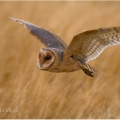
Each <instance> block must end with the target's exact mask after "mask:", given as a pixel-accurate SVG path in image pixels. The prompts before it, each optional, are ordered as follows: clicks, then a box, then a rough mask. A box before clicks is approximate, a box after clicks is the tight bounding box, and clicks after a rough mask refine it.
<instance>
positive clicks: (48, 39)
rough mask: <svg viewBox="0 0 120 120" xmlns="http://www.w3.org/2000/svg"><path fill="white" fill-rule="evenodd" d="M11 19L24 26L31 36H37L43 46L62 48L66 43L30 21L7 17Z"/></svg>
mask: <svg viewBox="0 0 120 120" xmlns="http://www.w3.org/2000/svg"><path fill="white" fill-rule="evenodd" d="M9 18H10V19H11V20H13V21H15V22H17V23H19V24H21V25H22V26H24V27H25V28H26V29H27V30H28V31H29V32H30V33H31V34H32V35H33V36H35V37H36V38H38V39H39V40H40V41H41V42H42V43H43V44H44V45H45V46H47V47H50V48H58V49H62V50H64V49H65V48H66V47H67V45H66V44H65V43H64V42H63V41H62V40H61V39H60V37H58V36H57V35H55V34H53V33H51V32H49V31H47V30H45V29H43V28H40V27H38V26H36V25H34V24H32V23H30V22H27V21H24V20H19V19H15V18H11V17H9Z"/></svg>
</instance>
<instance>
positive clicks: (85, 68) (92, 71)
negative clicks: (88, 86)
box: [80, 63, 97, 77]
mask: <svg viewBox="0 0 120 120" xmlns="http://www.w3.org/2000/svg"><path fill="white" fill-rule="evenodd" d="M80 67H81V69H82V70H83V72H84V73H85V74H87V75H89V76H90V77H94V76H95V75H96V74H97V71H96V70H95V69H94V68H93V67H92V66H90V65H89V64H86V63H85V64H81V63H80Z"/></svg>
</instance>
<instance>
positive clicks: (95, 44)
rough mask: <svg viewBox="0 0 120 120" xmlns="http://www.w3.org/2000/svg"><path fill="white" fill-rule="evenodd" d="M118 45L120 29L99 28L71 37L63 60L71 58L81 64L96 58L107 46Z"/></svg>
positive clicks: (119, 42)
mask: <svg viewBox="0 0 120 120" xmlns="http://www.w3.org/2000/svg"><path fill="white" fill-rule="evenodd" d="M117 44H120V27H111V28H100V29H95V30H89V31H86V32H82V33H80V34H78V35H76V36H74V37H73V39H72V41H71V43H70V45H69V46H68V48H67V49H66V50H65V52H64V59H67V58H68V57H70V56H73V57H74V58H75V59H77V60H79V61H81V62H82V63H86V62H89V61H90V60H93V59H95V58H97V57H98V56H99V55H100V54H101V53H102V52H103V50H104V49H105V48H106V47H108V46H113V45H117Z"/></svg>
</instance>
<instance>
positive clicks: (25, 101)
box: [0, 1, 120, 118]
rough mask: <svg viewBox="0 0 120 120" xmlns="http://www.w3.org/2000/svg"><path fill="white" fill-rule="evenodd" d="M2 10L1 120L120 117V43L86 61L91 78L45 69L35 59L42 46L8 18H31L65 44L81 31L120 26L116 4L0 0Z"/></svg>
mask: <svg viewBox="0 0 120 120" xmlns="http://www.w3.org/2000/svg"><path fill="white" fill-rule="evenodd" d="M0 9H1V12H0V28H1V32H0V118H120V81H119V80H120V45H118V46H114V47H109V48H107V49H106V50H105V51H104V52H103V53H102V54H101V55H100V56H99V57H98V58H97V59H96V60H93V61H91V62H90V63H89V64H90V65H92V66H93V67H94V68H96V69H97V71H98V75H97V76H96V77H94V78H90V77H89V76H87V75H85V74H84V73H83V72H82V71H81V70H80V71H77V72H73V73H50V72H45V71H41V70H39V69H38V67H37V63H36V60H37V55H38V51H39V49H40V48H42V47H44V46H43V45H42V44H40V42H39V41H38V40H37V39H36V38H34V37H33V36H32V35H30V34H29V33H28V31H27V30H25V29H24V28H23V27H21V26H20V25H18V24H17V23H15V22H13V21H11V20H9V19H8V17H14V18H18V19H23V20H26V21H29V22H32V23H34V24H36V25H38V26H40V27H42V28H45V29H47V30H49V31H51V32H53V33H56V34H57V35H58V36H60V37H61V38H62V39H63V40H64V41H65V42H66V43H67V44H69V43H70V41H71V40H72V37H73V36H74V35H76V34H78V33H80V32H83V31H85V30H90V29H96V28H102V27H112V26H120V12H119V11H120V2H2V1H1V2H0ZM7 109H10V110H13V111H5V110H7ZM14 110H17V111H16V112H15V111H14Z"/></svg>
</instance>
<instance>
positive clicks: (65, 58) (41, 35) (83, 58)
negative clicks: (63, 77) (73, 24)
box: [10, 18, 120, 77]
mask: <svg viewBox="0 0 120 120" xmlns="http://www.w3.org/2000/svg"><path fill="white" fill-rule="evenodd" d="M10 19H11V20H13V21H15V22H17V23H19V24H21V25H22V26H23V27H25V29H27V30H28V31H29V32H30V33H31V34H32V35H33V36H35V37H36V38H37V39H38V40H40V42H41V43H43V44H44V45H45V46H46V48H42V49H40V51H39V55H38V58H37V64H38V67H39V68H40V69H41V70H45V71H50V72H73V71H76V70H80V69H82V70H83V72H84V73H85V74H87V75H89V76H91V77H94V76H95V75H96V74H97V71H96V70H95V69H94V68H93V67H92V66H90V65H89V64H87V62H89V61H90V60H93V59H95V58H97V57H98V56H99V55H100V54H101V53H102V52H103V50H104V49H105V48H107V47H108V46H113V45H117V44H120V27H110V28H99V29H94V30H88V31H85V32H82V33H79V34H77V35H75V36H74V37H73V39H72V41H71V42H70V44H69V46H67V45H66V44H65V42H64V41H63V40H62V39H61V38H60V37H59V36H57V35H56V34H54V33H51V32H50V31H48V30H45V29H43V28H40V27H38V26H37V25H34V24H32V23H30V22H27V21H24V20H19V19H15V18H10Z"/></svg>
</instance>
